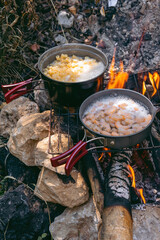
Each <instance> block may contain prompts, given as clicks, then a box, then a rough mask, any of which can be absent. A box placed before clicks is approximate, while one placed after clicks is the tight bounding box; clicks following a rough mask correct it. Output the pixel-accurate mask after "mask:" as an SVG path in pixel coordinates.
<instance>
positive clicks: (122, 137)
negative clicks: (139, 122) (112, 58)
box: [79, 88, 157, 140]
mask: <svg viewBox="0 0 160 240" xmlns="http://www.w3.org/2000/svg"><path fill="white" fill-rule="evenodd" d="M113 90H114V91H117V92H118V91H124V92H126V91H128V92H133V93H134V94H137V95H140V96H141V97H144V98H145V99H146V100H147V101H148V102H149V104H150V105H151V107H152V108H153V113H152V114H151V113H150V112H149V113H150V114H151V115H152V119H151V121H150V122H149V124H148V125H147V126H146V127H144V128H143V129H142V130H140V131H138V132H136V133H132V134H129V135H122V136H110V135H104V134H101V133H98V132H95V131H93V130H91V129H90V128H89V127H87V126H86V125H85V123H84V122H83V120H82V117H83V114H84V111H83V114H81V111H82V110H81V109H82V106H83V104H85V102H88V100H89V99H90V98H91V97H93V96H95V95H100V93H102V92H109V91H113ZM99 97H100V96H99ZM131 99H132V98H131ZM97 100H98V98H96V99H95V100H94V101H95V102H96V101H97ZM94 101H93V102H92V103H94ZM142 104H143V105H144V106H146V105H145V104H144V103H143V102H142ZM146 107H147V106H146ZM86 109H87V108H85V110H86ZM156 112H157V109H156V108H155V107H154V105H153V104H152V102H151V101H150V100H149V99H148V98H147V97H146V96H144V95H142V94H141V93H139V92H136V91H133V90H130V89H120V88H113V89H105V90H102V91H99V92H97V93H94V94H92V95H90V96H89V97H88V98H86V99H85V100H84V101H83V102H82V104H81V105H80V108H79V118H80V121H81V122H82V124H83V126H84V127H85V128H86V129H88V131H90V132H91V133H92V134H93V135H95V136H98V137H104V138H110V139H117V140H118V139H124V138H127V137H132V136H136V135H138V134H139V133H142V132H144V131H145V130H146V129H148V128H149V127H150V126H151V125H152V123H153V121H154V118H155V115H156Z"/></svg>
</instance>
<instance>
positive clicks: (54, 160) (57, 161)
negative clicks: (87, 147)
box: [50, 140, 83, 167]
mask: <svg viewBox="0 0 160 240" xmlns="http://www.w3.org/2000/svg"><path fill="white" fill-rule="evenodd" d="M82 143H83V141H82V140H80V141H79V142H78V143H77V144H76V145H74V146H73V147H72V148H70V149H69V150H67V151H65V152H64V153H62V154H60V155H58V156H56V157H52V158H51V159H50V160H51V164H52V166H53V167H57V166H60V165H62V164H64V163H66V161H67V160H68V158H69V157H67V156H68V155H70V154H71V153H72V152H73V151H74V150H75V149H76V148H77V147H79V146H81V144H82ZM66 157H67V158H66ZM63 158H64V159H63Z"/></svg>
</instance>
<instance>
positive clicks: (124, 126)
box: [83, 97, 152, 136]
mask: <svg viewBox="0 0 160 240" xmlns="http://www.w3.org/2000/svg"><path fill="white" fill-rule="evenodd" d="M151 119H152V116H151V114H149V110H148V109H146V108H145V107H144V106H143V105H141V104H140V103H138V102H135V101H133V100H132V99H129V98H126V97H116V98H104V99H101V100H98V101H96V102H95V103H93V105H92V106H90V107H89V108H88V109H87V110H86V111H85V113H84V116H83V122H84V124H85V125H86V126H87V127H88V128H89V129H91V130H93V131H94V132H97V133H100V134H103V135H109V136H124V135H130V134H134V133H136V132H139V131H141V130H142V129H143V128H145V127H146V126H147V125H148V124H149V123H150V121H151Z"/></svg>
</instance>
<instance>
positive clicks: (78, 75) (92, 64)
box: [44, 54, 104, 82]
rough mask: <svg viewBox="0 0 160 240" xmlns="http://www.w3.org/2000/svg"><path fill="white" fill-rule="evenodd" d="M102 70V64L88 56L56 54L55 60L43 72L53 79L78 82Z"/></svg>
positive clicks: (96, 74)
mask: <svg viewBox="0 0 160 240" xmlns="http://www.w3.org/2000/svg"><path fill="white" fill-rule="evenodd" d="M103 71H104V64H103V63H102V62H98V61H96V59H94V58H90V57H84V58H82V57H78V56H75V55H73V56H72V57H69V56H68V55H67V54H61V56H59V55H58V56H56V60H55V61H54V62H53V63H52V64H50V65H49V66H47V68H45V69H44V74H45V75H46V76H48V77H50V78H52V79H54V80H58V81H65V82H79V81H86V80H88V79H91V78H95V77H97V76H98V75H100V74H101V73H102V72H103Z"/></svg>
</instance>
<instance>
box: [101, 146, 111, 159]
mask: <svg viewBox="0 0 160 240" xmlns="http://www.w3.org/2000/svg"><path fill="white" fill-rule="evenodd" d="M103 150H105V151H108V150H109V148H106V147H104V148H103ZM107 154H108V155H109V156H110V157H111V152H107ZM103 156H104V152H102V153H101V156H100V157H99V158H98V160H99V161H101V159H102V157H103Z"/></svg>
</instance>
